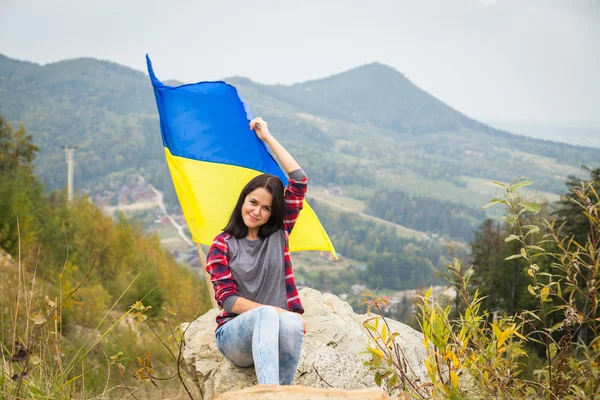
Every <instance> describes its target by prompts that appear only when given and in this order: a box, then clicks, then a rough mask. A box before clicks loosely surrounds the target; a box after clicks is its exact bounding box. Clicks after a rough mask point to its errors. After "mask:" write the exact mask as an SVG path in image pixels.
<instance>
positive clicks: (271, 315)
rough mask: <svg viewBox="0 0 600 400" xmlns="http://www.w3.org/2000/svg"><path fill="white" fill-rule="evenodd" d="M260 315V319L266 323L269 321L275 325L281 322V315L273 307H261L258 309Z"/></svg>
mask: <svg viewBox="0 0 600 400" xmlns="http://www.w3.org/2000/svg"><path fill="white" fill-rule="evenodd" d="M258 313H259V315H260V319H261V320H262V321H263V322H264V321H269V322H273V323H278V322H279V313H278V312H277V310H276V309H275V307H272V306H261V307H259V309H258Z"/></svg>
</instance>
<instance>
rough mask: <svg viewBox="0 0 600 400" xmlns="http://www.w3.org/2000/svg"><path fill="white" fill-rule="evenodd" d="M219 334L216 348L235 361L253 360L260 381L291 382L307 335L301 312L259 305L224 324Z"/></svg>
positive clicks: (240, 364)
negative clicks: (278, 310)
mask: <svg viewBox="0 0 600 400" xmlns="http://www.w3.org/2000/svg"><path fill="white" fill-rule="evenodd" d="M216 335H217V348H218V349H219V350H220V351H221V353H223V355H224V356H225V357H227V358H228V359H229V360H230V361H231V362H232V363H234V364H235V365H237V366H238V367H249V366H251V365H252V364H254V366H255V368H256V377H257V378H258V383H259V384H261V385H272V384H275V385H277V384H280V385H291V384H292V381H293V380H294V376H295V375H296V369H297V368H298V360H299V359H300V350H301V348H302V340H303V339H304V326H303V324H302V318H301V317H300V316H299V315H298V314H295V313H291V312H286V313H282V314H279V313H278V312H277V310H275V308H273V307H269V306H263V307H257V308H254V309H252V310H250V311H246V312H245V313H243V314H240V315H238V316H237V317H235V318H234V319H232V320H231V321H228V322H226V323H225V324H223V325H221V327H220V328H219V329H217V332H216Z"/></svg>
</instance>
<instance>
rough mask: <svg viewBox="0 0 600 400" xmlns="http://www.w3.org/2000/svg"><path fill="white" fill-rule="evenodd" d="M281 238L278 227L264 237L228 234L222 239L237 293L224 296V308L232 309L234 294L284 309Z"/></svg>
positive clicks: (280, 231) (283, 267) (236, 296)
mask: <svg viewBox="0 0 600 400" xmlns="http://www.w3.org/2000/svg"><path fill="white" fill-rule="evenodd" d="M284 240H285V237H284V232H283V230H281V229H280V230H279V231H277V232H275V233H273V234H272V235H271V236H269V237H267V238H264V239H261V238H258V239H256V240H249V239H246V238H242V239H236V238H234V237H231V238H229V239H227V240H226V242H227V246H228V247H229V269H230V270H231V275H232V276H233V279H234V280H235V283H236V286H237V295H232V296H229V297H228V298H226V299H225V301H224V302H223V309H224V310H225V311H227V312H228V313H232V311H231V308H232V307H233V305H234V303H235V301H236V300H237V298H238V297H243V298H245V299H248V300H252V301H255V302H257V303H260V304H266V305H270V306H276V307H281V308H283V309H284V310H287V297H286V294H285V279H284V278H285V276H284V272H285V271H284V269H285V266H284V260H283V248H284V246H283V245H284Z"/></svg>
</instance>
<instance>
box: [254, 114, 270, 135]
mask: <svg viewBox="0 0 600 400" xmlns="http://www.w3.org/2000/svg"><path fill="white" fill-rule="evenodd" d="M250 130H253V131H254V132H256V136H258V137H259V138H260V139H262V140H267V138H268V137H269V136H271V133H269V126H268V125H267V122H266V121H265V120H263V119H262V118H261V117H256V118H254V119H253V120H252V121H250Z"/></svg>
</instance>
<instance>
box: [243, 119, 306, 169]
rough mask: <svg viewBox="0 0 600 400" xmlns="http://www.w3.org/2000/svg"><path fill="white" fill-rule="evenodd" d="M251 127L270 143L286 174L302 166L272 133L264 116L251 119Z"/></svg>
mask: <svg viewBox="0 0 600 400" xmlns="http://www.w3.org/2000/svg"><path fill="white" fill-rule="evenodd" d="M250 129H252V130H254V132H256V135H257V136H258V137H259V138H260V139H262V140H264V141H265V142H266V143H267V144H268V145H269V147H270V148H271V150H273V153H275V156H276V157H277V159H278V160H279V162H280V163H281V165H282V166H283V169H285V172H286V174H288V175H289V174H290V172H292V171H295V170H297V169H299V168H300V165H299V164H298V163H297V162H296V160H294V157H292V155H291V154H290V153H288V151H287V150H286V149H285V148H284V147H283V146H282V145H281V144H280V143H279V142H278V141H277V139H275V138H274V137H273V135H271V133H270V132H269V126H268V125H267V123H266V122H265V121H264V120H263V119H262V118H260V117H258V118H254V119H253V120H252V121H250Z"/></svg>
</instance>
